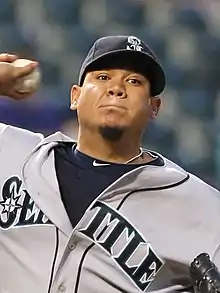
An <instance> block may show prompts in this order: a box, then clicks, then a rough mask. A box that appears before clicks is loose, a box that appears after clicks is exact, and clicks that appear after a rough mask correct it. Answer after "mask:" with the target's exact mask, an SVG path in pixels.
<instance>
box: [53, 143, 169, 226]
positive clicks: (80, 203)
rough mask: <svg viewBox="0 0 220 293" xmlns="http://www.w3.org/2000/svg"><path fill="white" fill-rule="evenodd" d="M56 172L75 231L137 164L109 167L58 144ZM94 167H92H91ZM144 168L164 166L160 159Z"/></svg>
mask: <svg viewBox="0 0 220 293" xmlns="http://www.w3.org/2000/svg"><path fill="white" fill-rule="evenodd" d="M54 152H55V168H56V174H57V179H58V184H59V189H60V193H61V197H62V201H63V203H64V206H65V208H66V211H67V214H68V216H69V219H70V221H71V223H72V226H73V227H75V226H76V224H77V223H78V222H79V220H80V219H81V218H82V216H83V214H84V212H85V211H86V209H87V208H88V206H89V205H90V204H91V203H92V201H93V200H94V199H95V198H96V197H97V196H98V195H99V194H100V193H101V192H102V191H103V190H104V189H105V188H107V187H108V186H109V185H110V184H112V183H113V182H114V181H115V180H117V179H118V178H119V177H121V176H122V175H123V174H125V173H127V172H129V171H131V170H133V169H135V168H138V167H140V166H141V165H140V164H138V165H137V164H128V165H125V164H116V163H111V164H110V165H103V166H100V165H99V164H109V163H108V162H103V161H100V160H95V159H94V158H92V157H90V156H87V155H85V154H83V153H81V152H80V151H79V150H77V149H76V145H74V143H70V142H60V143H59V144H58V146H56V147H55V149H54ZM94 161H95V163H96V165H95V166H94V165H93V163H94ZM143 165H156V166H163V165H164V161H163V159H162V158H160V157H158V156H157V157H155V159H154V160H153V161H151V162H149V163H145V164H143Z"/></svg>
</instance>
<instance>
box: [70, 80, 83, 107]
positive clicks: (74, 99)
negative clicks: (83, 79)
mask: <svg viewBox="0 0 220 293" xmlns="http://www.w3.org/2000/svg"><path fill="white" fill-rule="evenodd" d="M80 94H81V87H80V86H78V85H73V86H72V88H71V92H70V109H71V110H76V109H77V103H78V100H79V96H80Z"/></svg>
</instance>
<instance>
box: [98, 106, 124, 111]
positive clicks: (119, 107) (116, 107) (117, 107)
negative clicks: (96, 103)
mask: <svg viewBox="0 0 220 293" xmlns="http://www.w3.org/2000/svg"><path fill="white" fill-rule="evenodd" d="M100 108H115V109H121V110H127V108H126V107H124V106H121V105H101V106H100Z"/></svg>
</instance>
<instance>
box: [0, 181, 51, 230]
mask: <svg viewBox="0 0 220 293" xmlns="http://www.w3.org/2000/svg"><path fill="white" fill-rule="evenodd" d="M42 224H51V222H50V221H49V220H48V219H47V217H46V216H45V215H44V214H43V212H42V211H41V210H40V209H39V208H38V207H37V206H36V204H35V203H34V202H33V200H32V199H31V197H30V195H29V194H28V192H27V190H26V189H23V188H22V181H21V180H20V179H19V178H18V177H17V176H13V177H10V178H9V179H7V180H6V182H5V183H4V185H3V188H2V194H1V197H0V228H2V229H9V228H12V227H20V226H27V225H42Z"/></svg>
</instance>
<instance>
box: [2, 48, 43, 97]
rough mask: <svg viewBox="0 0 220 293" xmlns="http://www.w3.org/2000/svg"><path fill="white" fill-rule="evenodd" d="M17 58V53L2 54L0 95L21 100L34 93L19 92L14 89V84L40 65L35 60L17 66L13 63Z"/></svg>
mask: <svg viewBox="0 0 220 293" xmlns="http://www.w3.org/2000/svg"><path fill="white" fill-rule="evenodd" d="M16 59H18V57H17V56H16V55H11V54H4V53H2V54H0V95H2V96H8V97H10V98H12V99H15V100H21V99H24V98H27V97H28V96H30V95H31V94H32V93H29V94H21V93H18V92H16V91H15V90H14V89H13V88H14V85H15V83H16V81H17V80H18V79H19V78H21V77H23V76H25V75H28V74H29V73H31V72H32V71H33V70H34V69H35V68H36V67H37V66H38V63H37V62H34V61H33V62H32V63H30V64H28V65H26V66H24V67H15V66H13V64H11V63H12V62H13V61H15V60H16Z"/></svg>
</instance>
